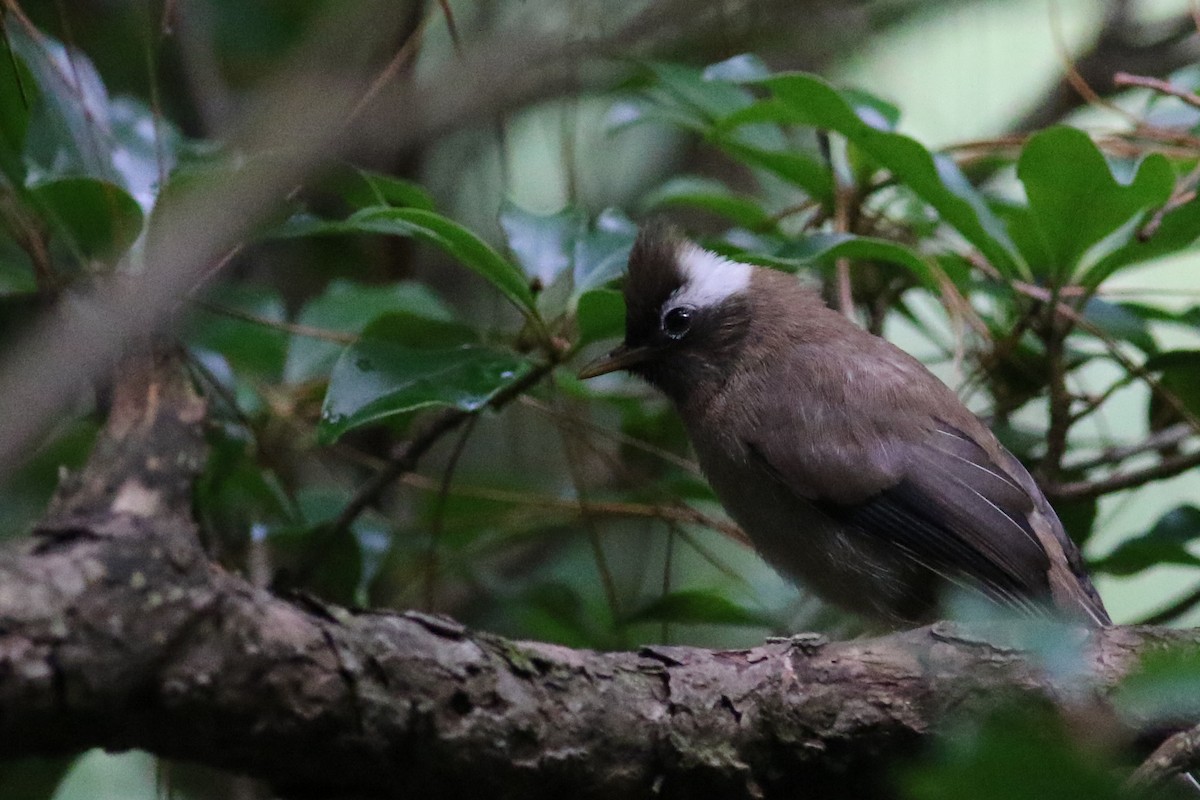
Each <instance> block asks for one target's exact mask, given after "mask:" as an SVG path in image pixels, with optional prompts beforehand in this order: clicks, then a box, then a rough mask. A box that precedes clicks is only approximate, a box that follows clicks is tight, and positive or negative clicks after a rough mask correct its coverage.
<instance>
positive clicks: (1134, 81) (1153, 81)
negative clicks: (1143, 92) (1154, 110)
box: [1113, 72, 1200, 108]
mask: <svg viewBox="0 0 1200 800" xmlns="http://www.w3.org/2000/svg"><path fill="white" fill-rule="evenodd" d="M1113 84H1114V85H1116V86H1140V87H1141V88H1143V89H1150V90H1152V91H1155V92H1158V93H1159V94H1166V95H1170V96H1171V97H1175V98H1178V99H1179V100H1182V101H1183V102H1185V103H1187V104H1188V105H1189V106H1192V107H1193V108H1200V95H1196V94H1194V93H1192V92H1189V91H1188V90H1187V89H1180V88H1179V87H1178V86H1175V85H1174V84H1172V83H1171V82H1170V81H1164V80H1161V79H1159V78H1151V77H1149V76H1147V75H1131V74H1129V73H1128V72H1118V73H1117V74H1116V75H1113Z"/></svg>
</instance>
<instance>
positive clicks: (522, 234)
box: [500, 200, 586, 286]
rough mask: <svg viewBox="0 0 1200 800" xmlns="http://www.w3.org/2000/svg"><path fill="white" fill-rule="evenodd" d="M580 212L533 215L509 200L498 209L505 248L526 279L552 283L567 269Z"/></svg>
mask: <svg viewBox="0 0 1200 800" xmlns="http://www.w3.org/2000/svg"><path fill="white" fill-rule="evenodd" d="M585 224H586V223H585V220H584V217H583V213H582V212H581V211H579V210H578V209H575V208H568V209H563V210H562V211H559V212H558V213H557V214H534V213H533V212H531V211H526V210H525V209H523V208H521V207H520V206H517V205H515V204H514V203H512V202H510V201H507V200H506V201H505V203H504V205H503V206H502V207H501V209H500V227H502V228H503V229H504V235H505V236H506V237H507V239H508V249H509V250H511V251H512V252H513V255H515V256H516V257H517V263H518V264H520V265H521V269H523V270H524V271H525V275H526V276H528V277H529V278H530V279H535V280H537V281H538V282H540V283H541V285H542V286H549V285H551V284H552V283H554V282H555V281H556V280H557V279H558V276H559V275H561V274H562V273H564V272H566V271H567V270H569V269H570V268H571V261H572V258H573V257H574V255H575V244H576V242H577V241H578V239H579V237H580V235H581V234H582V233H583V231H584V229H585V228H584V226H585Z"/></svg>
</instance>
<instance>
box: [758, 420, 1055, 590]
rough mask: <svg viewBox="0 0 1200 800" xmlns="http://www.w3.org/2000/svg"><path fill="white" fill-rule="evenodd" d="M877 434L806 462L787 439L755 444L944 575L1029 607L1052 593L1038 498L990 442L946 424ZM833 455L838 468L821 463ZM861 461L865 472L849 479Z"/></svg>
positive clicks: (762, 455)
mask: <svg viewBox="0 0 1200 800" xmlns="http://www.w3.org/2000/svg"><path fill="white" fill-rule="evenodd" d="M875 442H876V443H875V445H874V446H870V447H865V448H859V449H858V452H857V453H854V454H848V453H845V452H843V453H839V454H836V456H835V457H834V458H832V459H830V458H825V459H822V458H820V457H817V458H814V459H813V460H811V461H810V462H809V463H807V464H801V463H799V462H798V461H797V459H796V458H795V455H794V454H795V453H796V452H797V451H796V448H795V445H794V443H791V442H788V441H786V440H785V439H779V438H776V439H773V440H764V441H759V442H752V443H750V444H751V452H753V453H755V454H756V457H757V458H759V459H761V460H762V462H763V463H764V464H765V466H766V467H767V469H768V470H769V471H770V473H771V474H772V475H774V476H775V478H776V479H777V480H779V481H781V482H783V483H784V484H785V485H787V486H788V487H789V488H790V489H791V490H792V491H794V492H796V493H797V494H799V495H800V496H802V497H804V498H805V499H806V500H808V501H809V502H811V503H812V504H814V505H815V506H817V507H818V508H820V509H821V510H822V511H823V512H824V513H825V514H827V515H828V516H830V517H831V518H833V519H834V520H836V521H838V522H840V523H842V524H844V525H846V526H847V527H848V528H852V529H854V530H856V531H858V532H859V533H861V535H865V536H868V537H871V538H872V539H874V540H875V541H877V542H879V543H882V544H885V545H888V546H894V547H895V548H896V549H897V550H898V551H899V552H900V553H901V554H902V555H903V556H904V557H906V558H908V559H910V560H911V561H913V562H916V563H917V564H919V565H920V566H921V567H923V568H926V569H928V570H930V571H932V572H934V573H936V574H937V575H938V576H940V577H941V578H942V579H944V580H946V581H949V582H951V583H956V584H959V585H964V584H965V585H970V586H973V587H975V588H978V589H980V590H982V591H983V592H984V593H985V594H987V595H988V596H990V597H992V598H994V599H995V600H997V601H998V602H1001V603H1003V604H1006V605H1010V606H1014V607H1017V608H1020V609H1022V610H1026V611H1032V610H1033V609H1035V608H1036V607H1037V606H1038V605H1039V602H1041V603H1043V604H1044V603H1045V602H1047V601H1049V599H1050V595H1051V586H1050V577H1049V576H1050V568H1051V558H1050V556H1049V555H1048V554H1047V552H1046V549H1045V547H1044V546H1043V544H1042V542H1041V540H1040V539H1039V536H1038V533H1037V531H1035V530H1034V523H1033V521H1032V516H1033V515H1034V514H1035V513H1037V512H1038V506H1037V503H1036V502H1035V500H1034V498H1033V497H1031V495H1030V493H1029V492H1028V491H1027V490H1026V489H1025V488H1024V487H1023V486H1022V485H1021V482H1020V481H1018V480H1017V479H1015V478H1014V477H1013V475H1011V474H1010V473H1009V472H1008V471H1007V470H1005V469H1004V468H1003V467H1001V466H1000V465H998V464H997V463H996V459H993V458H992V457H991V456H990V455H989V454H988V452H987V451H986V450H985V449H984V448H983V447H982V446H980V445H979V444H978V443H977V442H976V441H974V440H973V439H972V438H971V437H970V436H968V435H967V434H965V433H963V432H962V431H961V430H958V429H956V428H955V427H953V426H951V425H948V424H942V423H939V424H938V425H937V427H936V428H935V429H934V430H932V431H931V432H927V433H924V434H922V435H921V436H918V437H915V438H910V439H909V440H907V441H905V440H897V439H892V440H890V441H889V440H887V439H884V440H882V441H881V440H879V439H876V440H875ZM817 447H818V448H819V447H820V445H819V444H818V445H817ZM808 452H809V453H810V454H811V455H814V456H818V453H816V452H814V451H813V450H812V449H811V448H810V449H809V450H808ZM826 455H828V454H826ZM841 462H844V463H841ZM830 463H839V466H840V468H835V469H834V470H833V471H832V472H829V471H817V470H816V469H814V468H813V467H814V465H815V464H830ZM855 463H857V470H858V476H857V479H855V480H853V481H851V480H850V479H849V478H848V470H850V469H852V468H854V465H855ZM1018 468H1019V465H1018ZM839 473H841V474H839ZM851 482H853V483H855V484H857V485H858V486H859V487H861V489H860V491H859V493H858V494H859V495H860V496H857V497H854V496H850V495H848V494H847V491H846V486H847V484H848V483H851ZM1050 513H1053V512H1050Z"/></svg>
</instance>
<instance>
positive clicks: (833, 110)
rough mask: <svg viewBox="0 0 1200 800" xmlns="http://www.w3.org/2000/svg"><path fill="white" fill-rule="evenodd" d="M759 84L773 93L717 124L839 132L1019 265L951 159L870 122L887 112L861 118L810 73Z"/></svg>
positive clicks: (1012, 268) (966, 232) (1009, 268)
mask: <svg viewBox="0 0 1200 800" xmlns="http://www.w3.org/2000/svg"><path fill="white" fill-rule="evenodd" d="M762 85H763V86H765V87H767V88H768V89H769V90H770V91H771V93H772V96H771V97H770V98H768V99H765V100H760V101H758V102H756V103H755V104H753V105H752V106H750V107H748V108H745V109H742V110H740V111H736V112H734V113H732V114H729V115H728V116H726V117H725V119H723V120H722V121H721V127H722V128H724V129H733V128H737V127H740V126H742V125H749V124H752V123H762V122H776V123H783V124H793V125H808V126H812V127H815V128H822V129H827V130H831V131H835V132H837V133H840V134H841V135H843V136H845V137H846V139H847V140H849V141H850V142H852V143H853V144H855V145H856V146H857V147H859V148H860V149H861V150H862V151H863V152H864V153H866V154H867V155H869V156H870V157H871V158H873V159H875V161H877V162H878V163H879V164H880V165H881V166H883V167H884V168H886V169H888V170H889V171H890V172H891V173H892V174H893V175H895V176H896V178H898V179H899V180H900V181H901V182H902V183H904V184H905V185H906V186H908V187H909V188H910V189H912V191H913V192H915V193H916V194H917V196H918V197H920V198H921V199H922V200H924V201H925V202H926V203H928V204H929V205H930V206H932V207H933V208H934V209H935V210H936V211H937V212H938V213H939V214H940V215H941V217H942V219H943V220H945V221H946V222H947V223H949V224H950V225H952V226H954V228H955V229H957V230H958V232H959V233H961V234H962V235H963V236H964V237H965V238H966V239H967V240H968V241H969V242H971V243H972V244H974V245H975V246H976V247H977V248H979V250H980V252H982V253H983V254H984V256H985V257H986V258H987V259H988V260H989V261H990V262H991V263H992V264H993V265H994V266H995V267H996V268H997V269H999V270H1001V271H1002V272H1003V273H1004V274H1006V275H1013V274H1016V273H1017V272H1018V271H1019V270H1020V268H1021V266H1022V264H1021V258H1020V255H1019V254H1018V252H1017V250H1016V248H1015V246H1014V245H1013V243H1012V241H1011V240H1010V239H1009V237H1008V234H1007V232H1006V231H1005V230H1004V226H1003V225H1002V224H1001V222H1000V220H999V219H997V218H996V217H995V216H994V215H993V214H992V212H991V211H990V210H989V209H988V207H987V205H986V204H985V203H984V201H983V198H982V197H981V196H980V195H979V193H978V192H977V191H976V190H975V188H974V187H973V186H971V184H970V183H969V182H968V181H967V179H966V178H965V177H964V176H963V174H962V173H961V172H960V171H959V170H958V167H957V166H956V165H955V164H954V162H953V161H952V160H950V159H949V158H945V157H941V156H934V155H933V154H931V153H930V152H929V151H928V150H927V149H925V147H924V146H923V145H921V144H920V143H919V142H917V141H916V140H914V139H911V138H909V137H907V136H904V135H901V134H899V133H893V132H891V131H889V130H886V129H881V128H880V127H875V126H874V125H872V124H871V122H874V123H876V124H877V125H884V124H886V122H887V119H886V116H883V118H882V119H878V118H876V117H875V116H871V117H869V118H868V119H869V120H870V121H868V119H864V118H863V116H861V115H860V113H859V111H858V110H856V108H855V103H854V101H853V99H848V98H847V97H846V96H844V95H843V94H842V93H840V92H838V91H837V90H836V89H834V88H833V87H832V86H830V85H829V84H828V83H826V82H825V81H823V80H822V79H820V78H818V77H816V76H815V75H806V74H803V73H792V74H787V75H778V76H775V77H772V78H768V79H766V80H764V81H762ZM853 97H855V98H857V97H858V96H853ZM881 116H882V115H881Z"/></svg>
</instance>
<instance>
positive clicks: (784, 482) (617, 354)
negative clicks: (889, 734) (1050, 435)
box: [579, 222, 1111, 629]
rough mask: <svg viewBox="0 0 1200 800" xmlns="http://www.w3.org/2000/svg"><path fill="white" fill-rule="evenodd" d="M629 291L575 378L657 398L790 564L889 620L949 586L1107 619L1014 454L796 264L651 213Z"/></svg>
mask: <svg viewBox="0 0 1200 800" xmlns="http://www.w3.org/2000/svg"><path fill="white" fill-rule="evenodd" d="M623 293H624V299H625V306H626V320H625V338H624V342H623V343H622V344H621V345H620V346H618V347H617V348H616V349H615V350H613V351H612V352H610V353H608V354H607V355H605V356H602V357H600V358H599V359H597V360H595V361H593V362H592V363H590V364H588V365H587V366H585V367H584V368H583V369H582V370H581V371H580V373H579V375H580V377H581V378H584V379H587V378H593V377H596V376H599V375H603V374H606V373H611V372H615V371H620V370H625V371H628V372H631V373H633V374H634V375H636V376H639V377H641V378H643V379H644V380H646V381H647V382H649V383H650V384H651V385H652V386H654V387H655V388H656V389H658V390H659V391H661V392H662V393H663V394H665V395H666V396H667V397H668V398H669V399H670V400H671V402H672V403H673V405H674V406H675V408H676V410H677V411H678V414H679V416H680V418H681V419H682V421H683V423H684V427H685V429H686V431H687V434H688V438H689V439H690V441H691V443H692V446H693V449H694V451H695V454H696V457H697V460H698V461H699V464H700V467H701V469H702V471H703V472H704V474H705V476H706V478H707V479H708V481H709V483H710V485H711V487H712V489H713V491H714V493H715V495H716V497H717V499H718V500H719V501H720V502H721V504H722V505H723V506H724V507H725V509H726V511H727V512H728V513H729V515H730V516H731V517H732V518H733V520H734V521H735V522H737V523H738V525H739V526H740V527H741V528H742V529H743V530H744V531H745V533H746V534H747V536H748V538H749V539H750V541H751V542H752V543H753V545H754V547H755V548H756V549H757V551H758V552H759V553H760V554H761V556H762V557H763V558H764V559H765V560H766V561H767V562H768V563H769V564H771V565H772V566H773V567H774V568H775V569H776V570H777V571H778V572H780V573H781V574H783V575H784V576H785V577H787V578H790V579H791V580H792V581H793V582H795V583H798V584H800V585H802V586H805V587H808V588H809V589H810V590H811V591H813V592H815V593H816V594H817V595H818V596H820V597H821V598H823V599H824V600H825V601H827V602H829V603H832V604H833V605H836V606H839V607H841V608H843V609H845V610H848V611H850V612H852V613H855V614H857V615H859V616H860V617H863V618H865V619H866V620H867V621H869V622H873V623H876V624H880V625H883V626H884V627H886V628H890V629H899V628H903V627H906V626H915V625H920V624H925V623H929V622H932V621H934V620H936V619H938V618H939V615H941V614H942V613H944V611H945V607H944V602H945V599H946V597H947V596H948V594H949V593H950V592H952V591H959V592H962V591H965V592H968V593H970V594H972V595H975V596H979V597H983V598H986V599H987V600H989V601H992V602H994V603H996V604H998V605H1000V606H1003V607H1005V608H1008V609H1012V610H1015V611H1016V612H1018V613H1019V614H1020V615H1023V616H1024V615H1036V616H1057V617H1061V618H1063V619H1066V620H1068V621H1070V622H1072V623H1075V624H1081V625H1084V626H1089V627H1102V626H1106V625H1110V624H1111V619H1110V617H1109V615H1108V612H1107V611H1106V610H1105V608H1104V604H1103V602H1102V600H1101V598H1100V595H1099V594H1098V593H1097V591H1096V589H1095V587H1094V586H1093V585H1092V582H1091V580H1090V578H1089V577H1088V574H1087V572H1086V570H1085V567H1084V563H1083V558H1082V556H1081V555H1080V552H1079V549H1078V548H1077V547H1076V545H1075V543H1074V542H1073V541H1072V540H1071V539H1070V537H1069V536H1067V534H1066V532H1065V531H1064V529H1063V526H1062V523H1061V522H1060V521H1059V519H1058V517H1057V516H1056V514H1055V512H1054V510H1053V508H1051V506H1050V503H1049V502H1048V501H1047V500H1046V497H1045V495H1044V494H1043V493H1042V491H1041V490H1040V489H1039V488H1038V485H1037V483H1036V482H1035V481H1034V479H1033V477H1032V476H1031V475H1030V473H1029V472H1028V471H1027V470H1026V469H1025V467H1024V466H1022V464H1021V462H1020V461H1018V460H1017V458H1016V457H1015V456H1013V455H1012V454H1011V453H1010V452H1009V451H1008V450H1006V449H1005V448H1004V446H1003V445H1001V444H1000V442H999V441H998V440H997V439H996V437H995V436H994V435H993V433H992V432H991V431H990V430H989V429H988V428H987V426H986V425H984V424H983V422H982V421H980V419H979V418H978V417H976V416H975V414H974V413H972V412H971V411H970V410H968V409H967V408H966V406H964V405H963V403H962V402H961V400H960V399H959V397H958V396H957V395H956V394H955V392H954V391H953V390H951V389H950V387H948V386H947V385H946V384H945V383H943V382H942V381H941V380H940V379H938V378H937V377H936V376H935V375H934V374H933V373H931V372H930V371H929V370H928V369H927V368H926V367H925V366H924V365H923V364H922V363H921V362H920V361H918V360H917V359H916V358H914V357H913V356H911V355H909V354H908V353H906V352H904V351H903V350H901V349H900V348H898V347H896V346H895V345H893V344H891V343H890V342H888V341H887V340H885V339H883V338H882V337H879V336H876V335H874V334H872V333H870V332H868V331H866V330H864V329H863V328H861V327H859V326H858V325H857V324H855V323H854V322H853V321H852V320H850V319H848V318H847V317H846V316H844V315H843V314H840V313H838V312H837V311H835V310H833V309H831V308H829V307H828V306H827V305H826V304H825V302H824V301H823V300H822V298H821V296H820V295H819V293H818V292H816V291H815V290H814V289H812V288H810V287H808V286H805V285H804V284H803V283H802V282H801V281H800V280H799V279H798V278H797V277H796V276H794V275H789V274H787V273H785V272H781V271H778V270H774V269H770V268H766V267H760V266H756V265H751V264H746V263H741V262H739V261H735V260H731V259H728V258H725V257H723V256H721V255H719V254H717V253H714V252H712V251H709V250H706V249H704V248H702V247H700V246H699V245H697V244H696V243H694V242H692V241H690V240H689V239H687V238H686V237H684V236H683V235H682V234H681V233H680V232H679V231H678V230H677V229H675V228H674V227H672V226H670V225H667V224H663V223H657V222H653V223H648V224H646V225H644V226H643V227H642V228H641V229H640V230H639V233H638V235H637V237H636V239H635V242H634V244H633V247H632V249H631V251H630V255H629V262H628V269H627V276H626V279H625V282H624V288H623Z"/></svg>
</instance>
